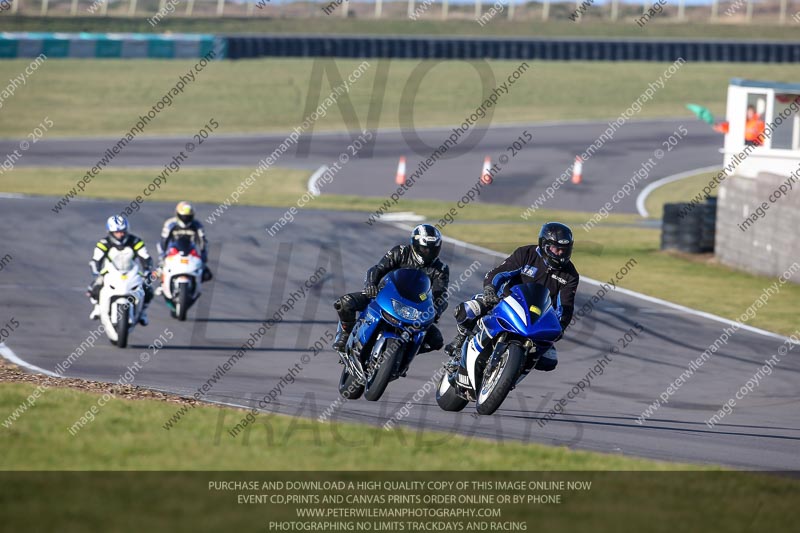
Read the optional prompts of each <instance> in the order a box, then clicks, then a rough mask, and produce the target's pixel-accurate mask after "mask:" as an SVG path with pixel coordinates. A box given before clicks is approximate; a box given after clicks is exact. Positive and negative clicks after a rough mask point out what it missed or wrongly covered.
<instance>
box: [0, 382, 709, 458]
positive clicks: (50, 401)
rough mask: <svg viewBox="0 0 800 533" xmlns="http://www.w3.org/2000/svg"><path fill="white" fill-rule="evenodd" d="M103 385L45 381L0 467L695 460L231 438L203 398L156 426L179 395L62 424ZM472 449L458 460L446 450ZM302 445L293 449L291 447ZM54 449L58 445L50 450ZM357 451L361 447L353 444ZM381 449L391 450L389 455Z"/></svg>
mask: <svg viewBox="0 0 800 533" xmlns="http://www.w3.org/2000/svg"><path fill="white" fill-rule="evenodd" d="M33 390H34V386H33V385H32V384H27V383H3V384H2V386H0V413H3V416H4V417H5V416H7V415H6V414H7V413H10V412H12V411H13V410H14V409H16V408H17V407H18V406H19V405H20V404H21V403H23V402H24V401H25V399H26V398H27V397H28V395H29V394H31V392H33ZM99 397H100V395H99V394H96V393H94V394H93V393H88V392H84V391H80V390H74V389H66V388H50V389H48V390H47V391H46V392H45V393H44V394H42V395H41V396H40V397H39V399H38V401H37V402H36V404H35V405H34V406H33V407H32V408H30V409H29V410H28V412H26V413H24V414H23V416H21V417H20V418H19V419H18V420H17V421H16V422H15V423H14V424H13V425H12V426H11V428H10V429H7V428H5V427H0V443H1V444H2V446H3V450H4V452H3V455H2V458H0V469H2V470H39V469H46V470H185V469H191V470H356V469H367V470H387V469H389V470H407V471H427V470H452V469H464V470H493V469H503V468H510V467H512V465H525V467H524V468H525V469H535V470H687V469H688V470H694V469H699V467H691V466H688V465H681V464H673V463H663V462H657V461H651V460H646V459H637V458H631V457H624V456H619V455H605V454H599V453H593V452H583V451H573V450H569V449H567V448H565V447H551V446H543V445H538V444H524V443H520V442H501V443H498V442H496V441H489V440H484V439H479V438H473V437H463V436H459V435H455V434H450V433H437V432H431V431H413V430H408V429H397V430H392V431H386V430H384V429H383V428H380V427H373V426H365V425H361V424H353V423H344V422H331V423H321V422H317V421H316V420H306V419H301V418H293V417H288V416H283V415H275V414H262V415H260V416H259V417H258V418H257V422H256V423H255V424H253V425H251V426H249V428H252V429H251V430H245V432H243V433H241V434H239V435H238V436H237V437H235V438H234V437H231V436H230V435H229V434H228V433H227V431H228V429H230V428H231V427H233V426H234V425H235V424H236V423H237V422H238V421H239V420H240V419H241V418H242V416H243V415H242V411H239V410H236V409H231V408H217V407H214V406H208V405H199V406H198V407H196V408H195V409H193V410H192V411H191V414H190V415H188V416H187V418H188V420H186V421H185V422H184V423H182V424H180V425H179V426H177V427H174V428H172V429H171V430H169V431H167V430H165V429H163V427H162V425H163V424H164V421H165V420H168V419H169V417H170V416H172V415H173V414H174V413H175V404H174V403H169V402H164V401H156V400H148V399H142V400H122V399H116V398H114V399H112V400H110V401H109V402H108V403H107V404H105V405H104V406H103V407H102V408H100V409H99V412H98V413H97V414H96V415H94V416H95V419H94V421H93V422H90V423H89V424H88V425H87V426H85V427H84V428H83V429H82V430H81V431H79V432H78V433H77V434H76V435H75V436H74V437H73V436H72V435H71V434H70V433H69V431H68V428H69V427H70V426H71V425H72V424H73V423H74V422H75V421H76V420H77V419H79V418H80V417H81V416H82V415H83V414H84V413H85V412H86V411H87V410H88V409H90V408H91V407H92V406H93V405H95V404H96V403H97V400H98V398H99ZM467 448H469V449H470V453H469V454H465V456H464V458H463V460H460V461H459V463H458V464H457V465H455V464H454V463H453V461H452V457H451V454H450V453H449V451H451V450H453V449H467ZM299 449H303V450H306V453H303V454H298V453H297V450H299ZM54 450H58V453H54ZM356 452H357V453H356ZM386 457H393V458H394V459H393V460H392V462H391V463H387V462H386Z"/></svg>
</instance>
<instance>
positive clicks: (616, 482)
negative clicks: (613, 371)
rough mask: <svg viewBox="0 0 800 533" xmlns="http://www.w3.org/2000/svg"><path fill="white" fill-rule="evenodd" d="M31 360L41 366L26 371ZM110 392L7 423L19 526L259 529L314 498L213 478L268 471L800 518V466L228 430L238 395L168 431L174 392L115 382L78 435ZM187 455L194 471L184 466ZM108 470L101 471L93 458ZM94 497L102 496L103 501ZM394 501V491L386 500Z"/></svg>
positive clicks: (601, 512)
mask: <svg viewBox="0 0 800 533" xmlns="http://www.w3.org/2000/svg"><path fill="white" fill-rule="evenodd" d="M0 366H3V365H2V364H0ZM14 372H18V371H17V370H15V369H12V370H9V369H8V366H7V365H5V368H3V372H2V374H3V376H4V378H6V379H7V378H8V377H9V374H11V373H14ZM20 374H21V373H20ZM24 376H25V378H26V379H27V380H29V381H30V379H31V376H30V375H28V374H24ZM33 390H34V385H33V383H0V412H2V413H5V412H9V411H11V410H13V409H15V408H16V407H17V406H18V405H19V404H20V403H22V402H25V401H26V398H27V397H28V396H29V395H30V394H31V393H32V392H33ZM99 392H100V391H96V392H94V393H91V392H85V391H82V390H74V389H69V388H63V387H57V386H54V387H52V388H50V389H48V390H46V391H45V392H44V394H42V395H41V396H40V397H39V398H38V401H37V402H36V404H35V405H34V406H33V407H31V408H30V410H29V412H27V413H25V414H24V416H23V417H22V418H19V419H18V420H17V421H16V422H15V423H14V424H13V425H12V427H11V428H10V429H8V428H0V445H1V446H2V447H3V455H2V458H0V468H2V469H3V470H4V471H2V472H0V480H1V481H2V483H0V487H1V488H0V512H1V513H2V514H3V517H4V524H5V525H6V526H7V527H9V528H11V529H12V530H41V531H55V530H58V531H65V532H72V531H80V532H85V531H103V532H105V531H141V530H142V529H144V530H148V531H220V530H230V529H235V530H246V531H250V530H252V528H253V524H254V523H258V522H262V523H263V521H264V520H265V519H266V518H267V517H269V519H270V520H272V521H275V520H287V521H298V515H297V514H295V513H296V511H295V509H300V508H304V507H308V506H307V505H302V503H309V502H306V501H303V502H300V501H298V502H296V503H298V504H300V505H287V504H282V503H281V502H274V501H264V502H258V503H260V505H242V503H243V502H242V501H240V498H241V497H242V496H244V497H247V496H248V495H253V494H256V495H259V494H261V495H264V494H270V493H272V494H287V493H288V494H296V493H297V491H296V490H274V489H262V490H252V489H233V490H231V489H228V490H225V489H219V488H217V489H212V487H211V485H212V483H211V482H212V481H217V482H227V483H230V482H232V481H238V482H241V481H247V482H253V481H257V482H258V483H259V485H260V483H262V482H266V481H273V480H287V481H298V480H309V481H317V482H321V481H325V480H330V481H337V482H342V481H348V480H350V481H353V480H356V481H358V480H368V481H376V482H379V483H381V484H382V483H383V482H385V481H387V480H389V479H392V480H407V481H422V480H431V481H442V480H448V479H454V480H473V481H474V480H476V479H477V480H495V482H496V481H509V480H526V481H532V480H537V481H551V482H552V481H561V482H563V481H564V480H567V481H569V480H576V481H577V480H579V481H581V482H582V483H584V484H585V483H591V487H590V488H588V490H586V489H585V490H584V491H581V492H566V494H564V495H563V496H562V497H563V501H559V502H560V503H562V504H565V505H530V504H529V505H513V506H512V505H508V504H506V505H504V506H503V505H493V506H489V507H490V508H502V509H503V511H502V515H501V516H502V519H503V520H504V521H510V520H514V521H517V522H518V523H519V522H522V521H524V522H528V521H530V520H535V523H536V524H537V525H539V526H543V527H546V530H547V531H575V530H576V528H578V529H579V530H588V529H591V530H592V531H596V532H598V533H611V532H614V533H617V532H619V531H650V532H658V533H661V532H664V533H669V532H671V531H674V524H675V523H682V524H684V526H682V527H683V530H684V531H698V532H700V531H712V530H713V531H739V530H740V528H741V524H747V523H752V520H753V519H754V516H755V515H759V518H758V520H759V525H760V526H761V527H762V528H763V529H764V530H767V531H788V530H789V529H791V523H792V521H793V520H794V518H793V517H794V515H793V513H792V510H793V508H794V507H793V506H795V505H796V503H795V502H796V499H795V497H796V494H797V490H798V481H797V480H793V479H786V478H781V477H777V476H765V475H758V474H753V473H744V472H727V471H721V470H720V469H718V468H714V467H697V466H689V465H681V464H676V463H663V462H657V461H651V460H645V459H636V458H630V457H623V456H619V455H609V454H600V453H595V452H584V451H574V450H569V449H567V448H564V447H553V446H542V445H536V444H524V443H519V442H508V441H488V440H483V439H479V438H471V437H465V436H459V435H454V434H444V433H438V432H434V431H411V430H404V429H394V430H391V431H385V430H383V429H381V428H377V427H372V426H364V425H356V424H349V423H340V422H332V423H325V424H323V423H319V422H317V421H314V420H303V419H299V418H291V417H286V416H280V415H268V414H264V415H261V416H260V417H259V419H257V422H256V424H255V425H254V426H251V427H252V428H253V429H252V433H245V434H242V435H239V437H238V438H237V439H232V438H229V436H228V435H227V434H226V433H225V431H224V428H225V426H226V423H227V420H231V419H233V420H238V419H239V418H240V416H241V412H239V411H237V410H234V409H230V408H218V407H214V406H208V405H200V406H198V407H197V408H196V409H194V410H193V412H192V415H191V416H192V419H191V422H190V423H184V424H182V425H181V426H180V427H179V428H177V429H173V430H171V431H165V430H163V429H162V426H161V425H162V423H163V421H164V420H165V419H166V418H167V417H169V416H170V414H171V413H172V412H173V411H174V403H168V402H165V401H157V400H152V399H138V400H130V399H126V400H123V399H116V398H112V399H111V400H109V401H108V403H106V404H105V405H104V406H103V407H102V409H100V410H99V411H97V412H96V415H95V419H94V420H93V421H92V422H91V423H89V424H88V425H87V426H86V427H84V429H83V430H82V431H80V432H79V433H78V434H77V435H75V436H70V434H69V433H68V431H67V427H68V426H69V425H70V424H71V423H72V421H73V420H75V419H76V418H78V417H80V416H81V415H82V414H83V413H85V412H86V411H87V410H88V409H90V408H91V407H92V406H94V405H96V403H97V400H98V398H99ZM299 451H301V452H300V453H299ZM455 451H458V453H457V455H456V460H454V454H455V453H456V452H455ZM387 458H391V459H390V460H387ZM187 466H188V467H190V468H191V469H192V470H196V471H194V472H191V471H186V470H185V469H186V468H187ZM333 467H335V470H333ZM98 470H102V471H104V472H92V471H98ZM120 470H133V471H128V472H119V471H120ZM611 470H614V471H613V472H612V471H611ZM142 471H149V472H142ZM282 471H285V473H282ZM300 471H306V472H300ZM642 471H645V472H642ZM381 486H382V485H381ZM385 491H386V489H384V490H380V489H378V490H370V491H369V493H370V494H377V493H382V492H385ZM336 492H339V493H341V492H346V493H352V492H353V491H352V490H350V491H341V490H340V491H336V490H331V489H317V490H314V489H309V490H303V491H302V494H304V495H306V496H305V497H306V498H308V496H307V495H309V494H320V496H319V498H320V500H319V501H317V502H316V505H313V506H312V507H316V508H331V507H334V508H342V507H350V505H347V506H344V505H342V504H338V505H336V504H333V505H332V504H331V503H328V504H327V505H325V502H324V500H322V498H323V497H324V495H326V494H331V493H336ZM359 492H360V491H359ZM388 492H389V493H390V494H391V493H393V492H394V493H396V491H391V490H389V491H388ZM405 492H409V491H405ZM456 492H457V491H455V490H437V491H435V492H434V491H432V490H431V489H422V490H412V491H410V493H422V494H432V493H433V494H439V495H441V494H448V493H456ZM486 492H491V493H499V494H505V493H512V492H515V491H506V490H494V491H486ZM523 492H524V491H523ZM555 492H556V493H561V492H564V491H558V490H556V491H555ZM529 493H534V494H535V493H539V494H546V493H547V494H553V493H554V491H546V492H545V491H531V492H529ZM98 499H99V501H101V502H102V505H97V501H98ZM320 502H322V504H321V505H320ZM247 503H253V502H247ZM287 503H288V502H287ZM311 503H315V502H313V500H311ZM348 503H352V502H348ZM442 503H445V502H442ZM498 503H500V502H498ZM358 507H360V508H364V507H365V506H364V505H359V506H358ZM368 507H373V508H374V507H375V505H368ZM382 507H386V505H382ZM388 507H392V508H394V507H398V506H396V505H391V502H390V505H389V506H388ZM399 507H402V506H399ZM418 507H419V508H432V507H433V508H442V507H448V508H455V507H456V506H455V505H453V504H452V503H449V504H445V505H442V504H439V505H420V506H418ZM465 507H469V506H468V505H466V506H465V505H458V508H465ZM143 509H146V512H144V513H143V512H142V510H143ZM211 509H213V512H209V511H210V510H211ZM567 509H568V510H569V511H568V512H566V510H567ZM361 520H362V521H363V520H364V519H361ZM451 520H452V519H451ZM300 521H304V520H302V519H300ZM454 521H455V522H459V521H460V520H459V519H455V520H454ZM330 527H333V526H330ZM484 529H485V528H480V527H476V526H473V527H472V528H470V527H467V528H466V529H463V530H465V531H478V530H484ZM268 530H275V529H274V528H273V527H270V528H269V529H268ZM352 530H356V528H354V529H352ZM393 530H395V531H396V530H398V529H393ZM399 530H400V531H402V530H406V531H408V530H409V529H399ZM410 530H415V528H414V527H411V528H410ZM416 530H419V529H418V528H416Z"/></svg>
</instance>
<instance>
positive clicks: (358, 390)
mask: <svg viewBox="0 0 800 533" xmlns="http://www.w3.org/2000/svg"><path fill="white" fill-rule="evenodd" d="M339 394H340V395H341V397H342V398H344V399H346V400H358V399H359V398H361V395H362V394H364V384H363V383H359V382H358V378H357V377H355V376H354V375H352V374H351V373H350V372H348V371H347V368H343V369H342V376H341V377H340V378H339Z"/></svg>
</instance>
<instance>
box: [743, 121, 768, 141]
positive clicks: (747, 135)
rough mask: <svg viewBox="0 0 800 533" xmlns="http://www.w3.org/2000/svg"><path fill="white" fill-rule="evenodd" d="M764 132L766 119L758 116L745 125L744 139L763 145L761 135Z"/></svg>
mask: <svg viewBox="0 0 800 533" xmlns="http://www.w3.org/2000/svg"><path fill="white" fill-rule="evenodd" d="M762 133H764V121H763V120H761V119H760V118H758V117H755V118H751V119H750V120H748V121H747V122H746V123H745V126H744V140H745V141H750V142H753V143H754V144H757V145H759V146H761V142H762V139H761V138H760V135H761V134H762Z"/></svg>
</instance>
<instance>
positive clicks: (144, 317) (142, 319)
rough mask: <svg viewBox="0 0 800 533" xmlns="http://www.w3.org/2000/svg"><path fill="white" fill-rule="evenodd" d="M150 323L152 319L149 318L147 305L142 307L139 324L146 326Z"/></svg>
mask: <svg viewBox="0 0 800 533" xmlns="http://www.w3.org/2000/svg"><path fill="white" fill-rule="evenodd" d="M149 323H150V319H148V318H147V306H145V308H144V309H142V314H141V315H139V324H141V325H142V326H146V325H148V324H149Z"/></svg>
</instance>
